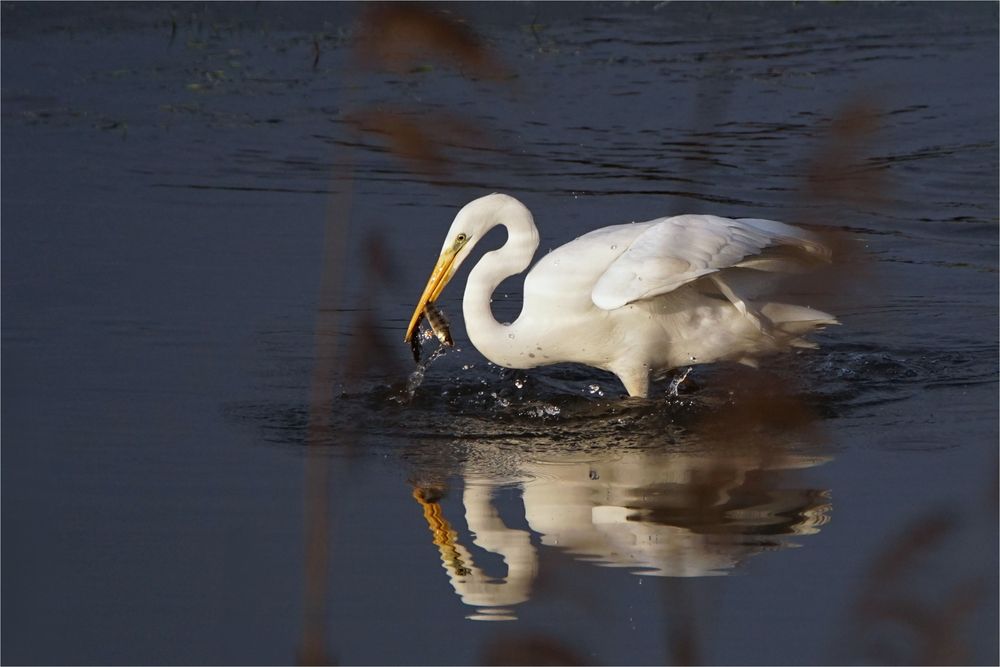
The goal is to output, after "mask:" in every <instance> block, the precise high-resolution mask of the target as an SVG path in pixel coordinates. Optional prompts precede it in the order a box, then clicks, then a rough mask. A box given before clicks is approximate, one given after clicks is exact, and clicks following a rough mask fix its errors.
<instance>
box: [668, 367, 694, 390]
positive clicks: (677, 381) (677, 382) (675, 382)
mask: <svg viewBox="0 0 1000 667" xmlns="http://www.w3.org/2000/svg"><path fill="white" fill-rule="evenodd" d="M690 372H691V367H690V366H688V367H687V370H686V371H684V372H683V373H681V374H680V375H675V376H674V378H673V379H672V380H671V381H670V388H669V389H668V390H667V396H677V395H678V394H679V389H680V386H681V383H683V382H684V380H686V379H687V376H688V373H690Z"/></svg>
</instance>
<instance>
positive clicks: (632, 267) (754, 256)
mask: <svg viewBox="0 0 1000 667" xmlns="http://www.w3.org/2000/svg"><path fill="white" fill-rule="evenodd" d="M782 246H784V247H787V248H788V249H792V250H795V251H797V253H798V254H803V255H806V256H812V257H815V258H816V259H823V260H828V259H829V251H828V250H827V249H826V247H825V246H823V245H822V244H820V243H819V242H818V241H816V240H815V239H813V238H812V236H811V235H810V234H809V233H808V232H806V231H804V230H801V229H797V228H795V227H792V226H790V225H786V224H784V223H781V222H777V221H774V220H759V219H751V218H741V219H736V220H734V219H729V218H721V217H718V216H714V215H679V216H675V217H672V218H663V219H662V220H660V221H659V223H658V224H655V225H653V226H652V227H650V228H649V229H648V230H646V231H645V232H643V233H642V234H640V235H639V236H637V237H636V238H635V240H634V241H633V242H632V244H631V245H630V246H629V247H628V249H626V250H625V252H623V253H622V254H621V255H620V256H619V257H618V258H617V259H616V260H615V261H614V262H612V263H611V265H610V266H609V267H608V268H607V270H606V271H605V272H604V273H603V274H602V275H601V277H600V278H599V279H598V280H597V282H596V283H595V284H594V289H593V291H592V292H591V298H592V299H593V301H594V304H595V305H596V306H597V307H598V308H602V309H604V310H613V309H615V308H621V307H622V306H624V305H626V304H628V303H631V302H633V301H638V300H640V299H648V298H651V297H654V296H658V295H660V294H666V293H667V292H671V291H673V290H675V289H677V288H678V287H680V286H681V285H685V284H687V283H690V282H692V281H694V280H697V279H698V278H700V277H701V276H704V275H708V274H710V273H715V272H718V271H722V270H723V269H727V268H731V267H741V268H750V269H756V270H759V271H785V270H790V268H791V264H792V262H791V261H790V260H789V259H787V258H783V259H782V260H781V261H775V260H773V259H770V258H764V257H761V253H762V252H764V251H765V250H766V249H768V248H779V247H782Z"/></svg>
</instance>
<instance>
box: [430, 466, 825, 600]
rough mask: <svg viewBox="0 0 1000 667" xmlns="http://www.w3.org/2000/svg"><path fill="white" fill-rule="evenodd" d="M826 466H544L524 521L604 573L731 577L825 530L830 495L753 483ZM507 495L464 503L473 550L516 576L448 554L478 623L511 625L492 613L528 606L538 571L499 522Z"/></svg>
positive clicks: (526, 543) (530, 488) (472, 480)
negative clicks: (498, 504)
mask: <svg viewBox="0 0 1000 667" xmlns="http://www.w3.org/2000/svg"><path fill="white" fill-rule="evenodd" d="M825 460H826V459H823V458H818V457H802V456H795V457H782V458H780V459H778V460H773V459H769V460H768V462H767V464H763V462H762V461H761V460H760V459H759V458H754V457H742V458H741V457H739V456H726V457H724V458H722V459H716V458H712V457H708V456H693V455H683V454H665V453H651V452H644V453H625V454H623V455H621V456H620V457H619V458H617V459H615V460H613V461H604V462H597V463H592V462H573V461H572V460H570V461H559V460H558V459H556V460H551V461H547V462H537V461H536V462H532V463H528V464H526V465H524V466H523V467H522V470H523V472H524V477H523V478H522V481H521V483H522V484H523V489H524V493H523V500H524V509H525V518H526V519H527V521H528V524H529V526H530V527H531V529H532V530H533V531H535V532H536V533H538V534H539V535H540V536H541V543H542V544H543V545H544V546H548V547H555V548H559V549H562V550H565V551H567V552H568V553H571V554H573V555H574V556H577V557H579V558H581V559H584V560H588V561H593V562H595V563H598V564H601V565H607V566H614V567H627V568H630V569H632V570H633V571H635V572H636V573H639V574H647V575H658V576H673V577H691V576H709V575H721V574H726V573H727V572H728V571H729V570H730V569H731V568H733V567H734V566H735V565H737V564H738V563H740V562H741V561H742V560H744V559H745V558H746V557H748V556H750V555H753V554H755V553H758V552H760V551H763V550H765V549H773V548H775V539H776V538H778V537H780V536H782V535H805V534H810V533H815V532H816V531H817V530H818V529H819V527H820V526H821V525H823V524H824V523H825V522H826V514H825V512H826V510H827V509H828V505H827V504H825V503H824V502H823V494H821V493H819V492H814V491H802V490H781V489H776V488H773V487H770V488H769V487H763V486H759V485H758V484H757V482H748V473H761V472H763V471H764V470H781V469H789V468H804V467H810V466H814V465H818V464H820V463H822V462H823V461H825ZM757 477H759V475H757ZM508 483H509V480H508ZM497 486H499V483H497V482H490V481H488V480H487V479H484V478H479V477H477V476H474V475H472V476H469V477H467V478H466V486H465V491H464V494H463V497H462V502H463V504H464V506H465V518H466V522H467V524H468V527H469V531H470V533H471V534H472V536H473V542H474V543H475V544H476V545H477V546H479V547H481V548H483V549H485V550H486V551H490V552H492V553H496V554H498V555H500V556H501V557H502V558H503V560H504V563H505V565H506V566H507V574H506V576H503V577H495V578H494V577H489V576H487V575H486V574H484V573H483V572H482V570H481V569H479V568H478V567H477V566H476V565H475V563H474V562H473V560H472V555H471V554H470V553H469V551H468V550H466V549H465V548H463V547H462V546H461V545H459V544H457V541H454V542H453V543H452V544H449V545H448V549H450V550H453V552H455V553H458V554H460V556H461V567H456V566H455V559H454V558H451V559H449V558H444V560H445V568H446V570H448V574H449V578H450V579H451V583H452V585H453V587H454V588H455V592H456V593H458V595H459V596H460V597H461V598H462V601H463V602H465V603H466V604H469V605H471V606H475V607H478V608H480V613H479V615H478V616H475V617H474V618H509V616H507V615H504V614H506V610H496V612H495V613H493V614H490V612H489V608H491V607H493V608H496V607H504V606H509V605H513V604H518V603H520V602H524V601H526V600H527V599H528V598H529V597H530V593H531V587H532V584H533V582H534V579H535V575H536V574H537V570H538V559H537V554H536V551H535V547H534V546H533V545H532V544H531V541H530V535H529V533H527V532H526V531H523V530H515V529H510V528H508V527H507V526H506V525H505V524H504V523H503V522H502V521H501V519H500V517H499V516H498V514H497V511H496V508H495V507H494V505H493V502H492V494H493V491H494V490H495V489H496V488H497ZM452 535H453V536H454V533H453V532H452ZM441 546H442V545H441V544H440V543H439V547H441ZM442 554H444V549H442ZM484 608H485V609H484Z"/></svg>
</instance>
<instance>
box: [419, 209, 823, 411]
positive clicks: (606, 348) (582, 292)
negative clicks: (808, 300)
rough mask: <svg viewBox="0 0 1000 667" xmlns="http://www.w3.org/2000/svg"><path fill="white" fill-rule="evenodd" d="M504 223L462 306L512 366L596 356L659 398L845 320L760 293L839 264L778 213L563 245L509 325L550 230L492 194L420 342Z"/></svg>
mask: <svg viewBox="0 0 1000 667" xmlns="http://www.w3.org/2000/svg"><path fill="white" fill-rule="evenodd" d="M497 225H503V226H504V227H506V228H507V234H508V240H507V243H505V244H504V245H503V247H501V248H500V249H498V250H494V251H492V252H489V253H486V255H484V256H483V258H482V259H481V260H480V261H479V263H478V264H477V265H476V266H475V268H473V270H472V272H471V273H470V274H469V279H468V282H467V284H466V287H465V298H464V301H463V304H462V306H463V312H464V315H465V325H466V329H467V331H468V334H469V339H470V340H471V341H472V343H473V344H474V345H475V346H476V348H477V349H478V350H479V351H480V352H482V353H483V355H485V356H486V357H487V358H489V359H490V360H491V361H493V362H494V363H496V364H499V365H501V366H507V367H509V368H533V367H535V366H543V365H546V364H554V363H559V362H565V361H570V362H577V363H583V364H587V365H589V366H594V367H596V368H602V369H605V370H608V371H611V372H612V373H614V374H615V375H617V376H618V377H619V378H620V379H621V381H622V383H623V384H624V385H625V388H626V389H627V390H628V393H629V394H630V395H632V396H646V395H647V394H648V391H649V380H650V376H651V375H652V376H654V377H656V376H658V375H661V374H663V373H665V372H666V371H669V370H670V369H673V368H679V367H687V366H691V365H692V364H696V363H710V362H714V361H736V362H741V363H745V364H749V365H754V363H755V362H754V360H755V359H756V358H757V357H759V356H761V355H764V354H769V353H773V352H777V351H780V350H781V349H783V348H786V347H789V346H797V347H809V346H811V344H809V343H807V342H806V341H804V340H803V339H802V337H801V336H802V335H804V334H806V333H808V332H810V331H812V330H813V329H814V328H816V327H818V326H822V325H826V324H834V323H836V320H835V319H834V318H833V316H831V315H828V314H827V313H824V312H821V311H818V310H814V309H811V308H806V307H803V306H792V305H788V304H781V303H773V302H753V301H750V300H749V299H752V298H755V297H757V296H759V295H760V292H761V291H762V290H763V289H764V288H765V287H766V282H769V280H768V279H770V278H773V277H774V276H775V275H776V274H782V273H792V272H797V271H800V270H802V269H803V268H805V267H807V266H808V264H810V263H815V262H816V261H817V260H820V261H826V260H828V259H829V251H828V250H827V249H826V248H825V247H824V246H823V245H821V244H820V243H818V242H817V241H816V240H814V239H813V238H811V236H810V235H809V234H807V233H806V232H805V231H803V230H800V229H796V228H795V227H790V226H788V225H785V224H783V223H780V222H774V221H771V220H756V219H738V220H730V219H728V218H720V217H716V216H709V215H682V216H676V217H673V218H661V219H659V220H653V221H650V222H643V223H635V224H625V225H617V226H614V227H605V228H603V229H598V230H596V231H593V232H590V233H589V234H585V235H584V236H581V237H580V238H578V239H576V240H575V241H572V242H570V243H567V244H566V245H564V246H562V247H559V248H556V249H555V250H553V251H552V252H550V253H549V254H548V255H546V256H545V257H543V258H542V259H540V260H539V261H538V263H537V264H536V265H535V267H534V268H533V269H532V270H531V271H530V272H529V273H528V275H527V276H526V277H525V281H524V306H523V308H522V310H521V315H520V316H519V317H518V318H517V320H516V321H514V322H512V323H510V324H500V323H499V322H497V321H496V320H495V319H494V317H493V313H492V311H491V310H490V300H491V299H490V297H491V295H492V294H493V291H494V290H495V289H496V288H497V286H498V285H499V284H500V282H501V281H502V280H504V279H505V278H507V277H509V276H511V275H514V274H516V273H519V272H520V271H523V270H524V269H526V268H527V267H528V264H529V263H530V262H531V258H532V256H533V255H534V253H535V250H536V249H537V247H538V230H537V229H536V228H535V224H534V221H533V219H532V216H531V213H530V212H529V211H528V209H527V208H525V206H524V205H523V204H521V203H520V202H519V201H517V200H516V199H514V198H513V197H509V196H507V195H502V194H492V195H489V196H486V197H482V198H480V199H476V200H475V201H473V202H471V203H469V204H467V205H466V206H465V207H464V208H462V210H461V211H459V213H458V215H457V216H456V217H455V221H454V222H453V223H452V225H451V229H449V230H448V235H447V237H446V238H445V243H444V246H443V248H442V250H441V255H440V257H439V259H438V262H437V265H436V266H435V267H434V271H433V272H432V274H431V277H430V280H429V281H428V282H427V287H426V288H425V289H424V292H423V295H422V296H421V297H420V301H419V303H418V304H417V308H416V310H415V311H414V314H413V318H412V319H411V320H410V325H409V327H408V329H407V332H406V340H407V341H410V340H411V339H412V337H413V335H414V332H415V329H416V328H417V325H418V322H419V320H420V317H421V315H422V313H423V311H424V307H425V306H426V305H427V304H428V303H433V302H434V301H435V300H436V299H437V298H438V296H439V295H440V294H441V291H442V290H443V289H444V287H445V285H447V284H448V281H449V280H451V278H452V276H453V275H454V273H455V271H456V270H458V267H459V266H460V265H461V264H462V262H463V261H465V259H466V258H467V257H468V256H469V253H470V252H471V251H472V248H473V247H474V246H475V245H476V243H478V242H479V241H480V240H481V239H482V238H483V236H484V235H485V234H486V233H487V232H488V231H489V230H490V229H492V228H493V227H495V226H497Z"/></svg>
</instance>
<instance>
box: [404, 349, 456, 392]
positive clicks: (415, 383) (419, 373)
mask: <svg viewBox="0 0 1000 667" xmlns="http://www.w3.org/2000/svg"><path fill="white" fill-rule="evenodd" d="M447 351H448V347H447V346H446V345H438V348H437V349H436V350H434V351H433V352H432V353H431V354H430V356H428V357H427V358H426V359H424V360H423V361H421V362H419V363H418V364H417V367H416V368H414V369H413V372H412V373H410V377H408V378H407V379H406V402H407V403H409V402H410V401H412V400H413V396H414V394H416V393H417V389H418V388H419V387H420V385H421V384H423V382H424V376H425V375H426V374H427V369H428V368H430V365H431V364H432V363H434V361H435V360H436V359H438V358H439V357H442V356H444V354H445V353H446V352H447Z"/></svg>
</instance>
